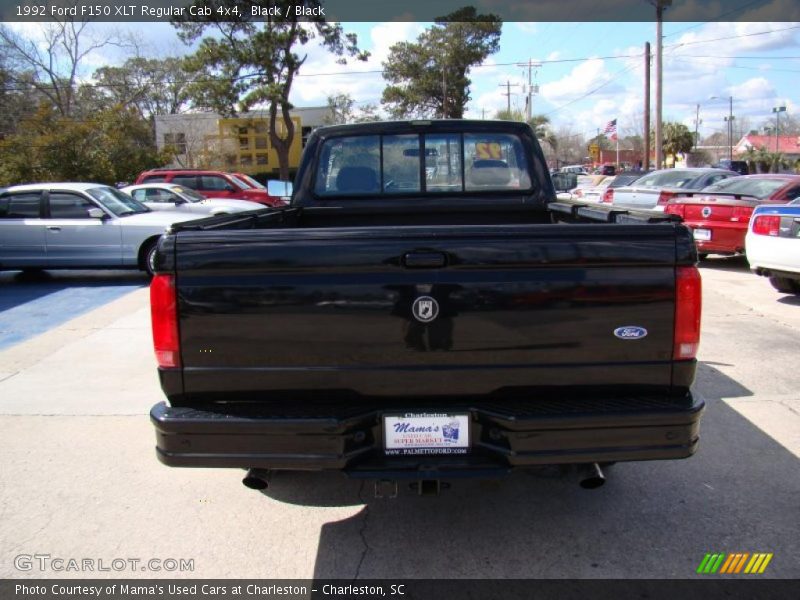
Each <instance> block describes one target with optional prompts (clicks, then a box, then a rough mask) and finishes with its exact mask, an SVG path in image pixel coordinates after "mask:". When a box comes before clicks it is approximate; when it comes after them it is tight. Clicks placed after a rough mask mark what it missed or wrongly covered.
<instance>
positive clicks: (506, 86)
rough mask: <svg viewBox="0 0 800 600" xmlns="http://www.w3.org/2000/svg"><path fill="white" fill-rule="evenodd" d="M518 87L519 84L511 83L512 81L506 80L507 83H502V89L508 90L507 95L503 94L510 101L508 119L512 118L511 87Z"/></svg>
mask: <svg viewBox="0 0 800 600" xmlns="http://www.w3.org/2000/svg"><path fill="white" fill-rule="evenodd" d="M512 86H513V87H518V86H519V84H518V83H511V81H510V80H508V79H507V80H506V82H505V83H501V84H500V87H504V88H506V93H505V94H503V96H505V97H506V98H507V99H508V117H509V118H511V87H512Z"/></svg>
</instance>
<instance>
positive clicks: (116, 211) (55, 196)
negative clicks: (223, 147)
mask: <svg viewBox="0 0 800 600" xmlns="http://www.w3.org/2000/svg"><path fill="white" fill-rule="evenodd" d="M202 216H203V215H197V214H192V213H178V212H175V211H171V212H155V211H152V210H150V209H149V208H147V207H146V206H144V205H143V204H141V203H140V202H137V201H136V200H134V199H133V198H131V197H130V196H129V195H128V194H125V193H123V192H120V191H119V190H117V189H114V188H112V187H109V186H107V185H102V184H99V183H39V184H30V185H17V186H12V187H10V188H8V189H6V190H4V191H3V192H2V193H0V269H81V268H82V269H94V268H124V267H131V268H139V269H142V270H145V271H147V272H148V273H152V272H153V267H154V259H155V251H156V244H157V242H158V238H159V237H160V236H161V234H162V233H164V231H165V230H166V229H167V228H168V227H169V226H170V225H171V224H172V223H177V222H178V221H187V220H189V219H197V218H200V217H202Z"/></svg>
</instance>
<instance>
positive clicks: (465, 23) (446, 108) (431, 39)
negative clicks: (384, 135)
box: [381, 6, 502, 119]
mask: <svg viewBox="0 0 800 600" xmlns="http://www.w3.org/2000/svg"><path fill="white" fill-rule="evenodd" d="M501 29H502V21H501V20H500V18H499V17H497V16H495V15H492V14H478V13H477V11H476V10H475V8H474V7H471V6H469V7H464V8H461V9H459V10H457V11H455V12H453V13H450V14H449V15H447V16H444V17H439V18H437V19H436V20H435V23H434V25H433V26H431V27H430V28H428V29H426V30H425V31H424V32H423V33H421V34H420V35H419V37H418V38H417V41H416V42H399V43H397V44H395V45H393V46H392V47H391V49H390V52H389V59H388V60H387V61H386V62H384V63H383V69H384V72H383V77H384V79H385V80H386V81H387V82H388V83H389V85H387V87H386V88H385V89H384V90H383V97H382V100H381V102H382V103H383V105H384V106H385V107H386V109H387V110H388V111H389V113H390V115H391V116H392V117H395V118H408V117H434V116H440V117H443V118H454V119H460V118H463V116H464V111H465V110H466V107H467V103H468V102H469V100H470V94H469V86H470V84H471V83H472V81H471V80H470V78H469V77H468V75H469V73H470V69H471V68H472V67H473V66H474V65H477V64H480V63H482V62H483V61H484V60H485V59H486V57H488V56H489V55H490V54H493V53H495V52H497V51H498V50H499V48H500V32H501Z"/></svg>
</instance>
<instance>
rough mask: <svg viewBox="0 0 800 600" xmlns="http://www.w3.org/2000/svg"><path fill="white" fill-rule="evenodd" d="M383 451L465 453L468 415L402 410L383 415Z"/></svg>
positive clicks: (391, 452)
mask: <svg viewBox="0 0 800 600" xmlns="http://www.w3.org/2000/svg"><path fill="white" fill-rule="evenodd" d="M383 445H384V450H385V452H386V454H389V455H403V454H466V453H467V451H468V450H469V415H468V414H465V413H456V414H453V413H405V414H394V415H384V416H383Z"/></svg>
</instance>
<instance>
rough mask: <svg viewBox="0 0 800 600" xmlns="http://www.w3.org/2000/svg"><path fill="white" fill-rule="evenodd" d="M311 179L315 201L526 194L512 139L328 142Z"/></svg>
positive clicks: (523, 160) (420, 136) (516, 141)
mask: <svg viewBox="0 0 800 600" xmlns="http://www.w3.org/2000/svg"><path fill="white" fill-rule="evenodd" d="M319 156H320V160H319V162H318V164H317V168H316V173H315V183H314V190H315V193H316V194H317V195H318V196H323V197H336V196H358V195H369V196H375V195H380V196H386V197H391V196H398V195H404V194H411V195H414V196H419V195H421V194H422V195H432V196H433V195H436V194H453V193H470V192H486V191H491V192H504V191H505V192H517V193H519V192H529V191H531V189H532V181H533V179H532V178H531V174H530V168H531V167H530V160H529V157H528V156H527V155H526V153H525V152H524V146H523V143H522V141H521V140H520V138H519V137H518V136H517V135H516V134H514V133H501V132H496V133H495V132H480V133H478V132H475V133H438V132H437V133H399V134H381V135H352V136H340V137H332V138H330V139H327V140H325V141H324V142H323V146H322V148H321V151H320V155H319Z"/></svg>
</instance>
